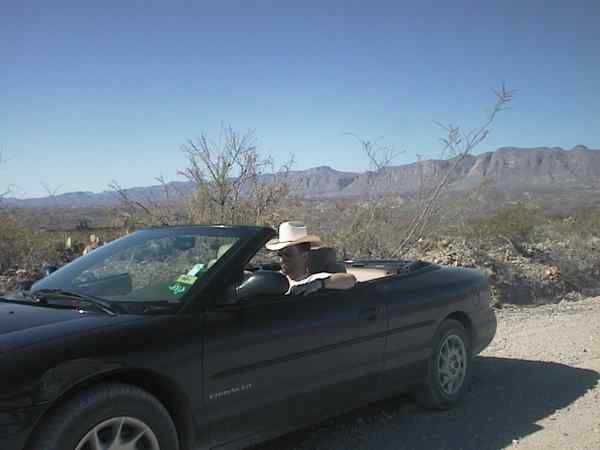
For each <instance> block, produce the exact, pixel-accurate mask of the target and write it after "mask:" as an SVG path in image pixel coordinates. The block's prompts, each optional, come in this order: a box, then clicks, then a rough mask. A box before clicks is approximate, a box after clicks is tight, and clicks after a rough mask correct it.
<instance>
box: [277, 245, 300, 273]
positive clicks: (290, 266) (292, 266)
mask: <svg viewBox="0 0 600 450" xmlns="http://www.w3.org/2000/svg"><path fill="white" fill-rule="evenodd" d="M277 256H279V259H280V261H281V271H282V272H283V273H284V274H286V275H290V274H296V273H298V272H304V270H305V269H306V252H305V251H304V250H303V249H302V247H301V246H298V245H290V246H289V247H285V248H282V249H281V250H279V251H278V252H277Z"/></svg>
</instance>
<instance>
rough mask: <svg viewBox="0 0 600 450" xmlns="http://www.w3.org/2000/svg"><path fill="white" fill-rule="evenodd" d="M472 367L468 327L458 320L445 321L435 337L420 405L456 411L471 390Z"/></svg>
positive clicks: (419, 397)
mask: <svg viewBox="0 0 600 450" xmlns="http://www.w3.org/2000/svg"><path fill="white" fill-rule="evenodd" d="M471 363H472V357H471V340H470V339H469V335H468V334H467V332H466V330H465V327H464V326H463V325H462V324H461V323H460V322H458V321H456V320H453V319H447V320H445V321H444V322H442V324H441V325H440V327H439V328H438V330H437V332H436V334H435V337H434V346H433V352H432V354H431V356H430V358H429V362H428V364H427V375H426V377H425V381H424V383H423V386H422V388H421V389H420V391H419V392H418V395H417V400H418V402H419V403H420V404H421V405H422V406H424V407H426V408H432V409H449V408H452V407H453V406H454V405H456V404H457V403H458V402H459V401H460V400H461V399H462V397H463V396H464V394H465V393H466V392H467V389H468V388H469V384H470V381H471V365H472V364H471Z"/></svg>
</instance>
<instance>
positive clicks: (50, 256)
mask: <svg viewBox="0 0 600 450" xmlns="http://www.w3.org/2000/svg"><path fill="white" fill-rule="evenodd" d="M59 250H60V249H59V248H57V243H56V241H55V239H53V238H52V236H51V235H50V234H49V233H47V232H44V231H34V230H31V229H28V228H23V227H20V226H18V225H17V223H16V221H15V219H14V217H11V215H10V214H8V213H6V212H5V213H2V215H0V273H1V272H4V271H6V270H8V269H11V268H20V269H25V270H36V269H37V268H39V265H40V263H41V262H42V261H45V260H55V259H57V258H58V255H59Z"/></svg>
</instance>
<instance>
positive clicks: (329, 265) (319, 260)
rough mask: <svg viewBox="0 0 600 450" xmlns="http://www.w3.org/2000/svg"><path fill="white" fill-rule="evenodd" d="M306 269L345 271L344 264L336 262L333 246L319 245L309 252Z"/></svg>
mask: <svg viewBox="0 0 600 450" xmlns="http://www.w3.org/2000/svg"><path fill="white" fill-rule="evenodd" d="M308 271H309V273H319V272H327V273H340V272H346V266H345V265H344V264H343V263H338V262H337V260H336V258H335V249H334V248H332V247H321V248H316V249H313V250H311V251H310V252H309V254H308Z"/></svg>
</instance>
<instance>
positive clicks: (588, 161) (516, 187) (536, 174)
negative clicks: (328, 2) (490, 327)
mask: <svg viewBox="0 0 600 450" xmlns="http://www.w3.org/2000/svg"><path fill="white" fill-rule="evenodd" d="M453 164H454V161H453V160H426V161H420V162H415V163H412V164H404V165H398V166H390V167H388V168H386V169H385V170H382V171H379V172H364V173H354V172H340V171H338V170H335V169H333V168H331V167H328V166H321V167H315V168H312V169H307V170H298V171H292V172H291V173H290V182H291V184H292V186H293V187H294V193H295V194H296V195H298V196H300V197H304V198H314V197H321V198H323V197H328V198H336V197H350V196H357V195H361V194H364V193H366V192H367V191H370V192H389V193H410V192H414V191H415V190H416V189H417V187H418V185H419V179H420V178H421V177H422V176H423V177H425V178H427V179H428V180H435V179H439V177H440V176H441V175H442V174H444V173H446V170H447V168H448V167H450V166H451V165H453ZM270 179H272V175H264V181H265V182H268V181H269V180H270ZM484 180H486V181H487V182H488V183H489V184H490V185H491V186H493V187H494V188H495V189H496V190H497V191H499V192H506V193H511V192H512V193H514V192H525V191H536V192H538V191H539V192H549V191H561V192H564V191H569V190H574V191H581V190H588V191H589V190H591V191H596V190H598V191H600V150H592V149H589V148H587V147H585V146H583V145H578V146H576V147H574V148H572V149H571V150H564V149H562V148H558V147H552V148H548V147H539V148H517V147H502V148H499V149H498V150H496V151H493V152H486V153H481V154H479V155H469V156H467V157H466V158H464V159H463V160H462V161H460V163H459V164H458V165H457V167H456V168H455V170H454V171H453V173H452V174H451V181H452V182H451V184H450V186H449V188H450V189H452V190H454V191H462V190H466V189H469V188H472V187H474V186H477V185H479V184H480V183H481V182H482V181H484ZM169 186H170V187H171V188H174V189H176V190H178V191H180V192H190V191H191V190H192V188H193V186H192V184H191V183H189V182H172V183H169ZM127 193H128V195H129V196H130V197H131V198H132V199H135V200H142V199H144V198H148V197H151V198H154V199H156V200H160V199H162V198H164V192H163V187H162V186H160V185H156V186H147V187H135V188H131V189H128V190H127ZM5 201H6V203H7V204H9V205H13V206H19V207H49V206H57V207H73V208H78V207H99V206H115V205H117V204H118V198H117V196H116V195H115V193H114V192H111V191H104V192H100V193H93V192H70V193H66V194H61V195H57V196H55V197H44V198H35V199H14V198H8V199H5Z"/></svg>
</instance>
